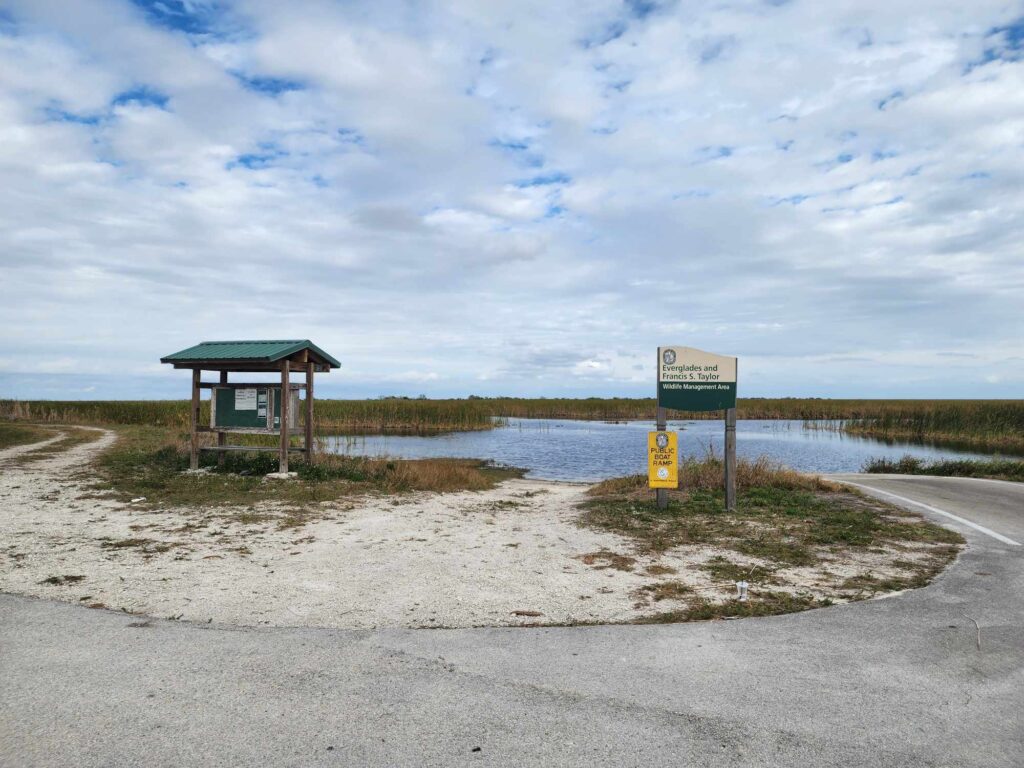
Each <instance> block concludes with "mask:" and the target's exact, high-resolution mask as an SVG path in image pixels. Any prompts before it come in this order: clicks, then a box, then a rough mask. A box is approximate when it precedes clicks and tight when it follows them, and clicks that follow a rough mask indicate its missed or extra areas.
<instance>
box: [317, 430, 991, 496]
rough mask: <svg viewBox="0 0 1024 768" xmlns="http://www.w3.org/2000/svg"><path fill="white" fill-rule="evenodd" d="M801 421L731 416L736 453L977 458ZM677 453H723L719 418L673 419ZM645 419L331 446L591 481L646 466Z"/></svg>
mask: <svg viewBox="0 0 1024 768" xmlns="http://www.w3.org/2000/svg"><path fill="white" fill-rule="evenodd" d="M803 425H804V422H802V421H759V420H749V421H748V420H743V421H737V423H736V453H737V455H738V456H740V457H741V458H747V459H756V458H758V457H759V456H767V457H768V458H770V459H774V460H775V461H779V462H781V463H783V464H785V465H787V466H790V467H792V468H793V469H797V470H800V471H803V472H857V471H859V470H860V469H861V467H862V466H863V465H864V462H865V461H867V460H868V459H872V458H883V457H884V458H899V457H901V456H905V455H907V454H910V455H912V456H917V457H919V458H923V459H949V458H953V459H961V458H982V457H984V454H978V453H967V452H964V451H957V450H952V449H946V448H936V447H932V446H926V445H916V444H912V443H886V442H883V441H880V440H874V439H871V438H865V437H853V436H851V435H847V434H843V433H841V432H835V431H830V430H814V429H804V426H803ZM668 426H669V429H672V430H678V431H679V452H680V454H681V455H683V456H694V457H702V456H704V455H706V453H707V451H708V448H709V447H710V448H711V449H712V450H714V451H715V453H716V454H717V455H719V456H720V455H722V446H723V442H724V432H725V425H724V422H722V421H717V420H716V421H673V422H669V425H668ZM652 428H653V425H652V423H651V422H649V421H629V422H621V423H617V424H608V423H605V422H600V421H573V420H567V419H511V420H510V421H509V425H508V426H507V427H499V428H497V429H492V430H488V431H483V432H453V433H450V434H447V435H438V436H434V437H419V436H408V435H366V436H359V437H334V438H330V439H329V441H328V444H329V446H330V450H332V451H334V452H335V453H345V454H349V455H353V456H390V457H393V458H403V459H421V458H438V457H460V458H474V459H491V460H493V461H495V462H498V463H499V464H507V465H511V466H514V467H521V468H523V469H526V470H527V471H528V476H529V477H535V478H539V479H544V480H572V481H585V482H595V481H597V480H603V479H605V478H608V477H618V476H621V475H631V474H636V473H638V472H646V471H647V464H646V451H647V436H646V435H647V432H648V431H649V430H650V429H652Z"/></svg>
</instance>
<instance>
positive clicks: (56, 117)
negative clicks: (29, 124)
mask: <svg viewBox="0 0 1024 768" xmlns="http://www.w3.org/2000/svg"><path fill="white" fill-rule="evenodd" d="M43 116H44V117H45V118H46V121H47V122H48V123H77V124H78V125H99V123H100V120H101V116H100V115H95V114H93V115H78V114H75V113H74V112H68V111H67V110H66V109H63V108H62V107H61V106H60V105H58V104H50V105H49V106H47V107H44V108H43Z"/></svg>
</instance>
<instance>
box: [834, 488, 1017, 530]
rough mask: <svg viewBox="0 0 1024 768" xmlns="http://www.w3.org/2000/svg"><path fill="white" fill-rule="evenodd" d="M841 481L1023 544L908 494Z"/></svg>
mask: <svg viewBox="0 0 1024 768" xmlns="http://www.w3.org/2000/svg"><path fill="white" fill-rule="evenodd" d="M839 482H841V483H846V485H853V486H855V487H857V488H863V489H864V490H865V491H874V492H875V493H880V494H882V495H883V496H888V497H890V498H893V499H897V500H898V501H903V502H906V503H907V504H914V505H915V506H918V507H921V508H922V509H927V510H928V511H929V512H934V513H935V514H937V515H945V516H946V517H948V518H949V519H950V520H956V521H957V522H958V523H960V524H962V525H966V526H967V527H968V528H973V529H974V530H976V531H980V532H981V533H984V534H985V535H986V536H991V537H992V538H993V539H996V540H998V541H1001V542H1003V544H1010V545H1011V546H1014V547H1019V546H1021V544H1020V542H1019V541H1014V540H1013V539H1010V538H1007V537H1006V536H1003V534H1001V533H996V532H995V531H993V530H991V529H990V528H986V527H985V526H983V525H978V524H977V523H972V522H971V521H970V520H966V519H964V518H962V517H960V516H959V515H954V514H953V513H952V512H947V511H946V510H944V509H939V508H938V507H933V506H932V505H931V504H924V503H922V502H920V501H914V500H913V499H908V498H907V497H906V496H898V495H897V494H895V493H889V491H883V490H881V489H880V488H874V487H872V486H870V485H861V484H860V483H853V482H850V481H849V480H840V481H839Z"/></svg>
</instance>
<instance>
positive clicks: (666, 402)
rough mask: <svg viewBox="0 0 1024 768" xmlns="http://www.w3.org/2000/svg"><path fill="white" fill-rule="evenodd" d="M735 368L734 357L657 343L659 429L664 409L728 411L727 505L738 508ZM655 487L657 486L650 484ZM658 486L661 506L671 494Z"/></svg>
mask: <svg viewBox="0 0 1024 768" xmlns="http://www.w3.org/2000/svg"><path fill="white" fill-rule="evenodd" d="M736 370H737V360H736V358H735V357H727V356H725V355H716V354H713V353H711V352H704V351H703V350H700V349H694V348H693V347H658V414H657V420H658V429H659V430H664V429H665V416H666V414H665V411H666V409H668V408H671V409H673V410H677V411H719V410H721V411H725V506H726V509H729V510H732V509H735V508H736ZM651 487H652V488H656V487H657V486H655V485H653V484H652V485H651ZM665 493H666V492H665V491H663V490H661V489H658V507H659V508H661V509H663V508H664V506H665V504H667V501H668V498H667V495H666V496H665V498H664V500H663V498H662V495H663V494H665Z"/></svg>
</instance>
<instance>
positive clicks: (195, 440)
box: [188, 368, 203, 470]
mask: <svg viewBox="0 0 1024 768" xmlns="http://www.w3.org/2000/svg"><path fill="white" fill-rule="evenodd" d="M202 375H203V372H202V371H201V370H199V369H198V368H195V369H194V370H193V371H192V408H191V411H190V417H189V424H190V426H191V438H192V439H191V443H190V446H191V450H190V451H189V457H188V467H189V469H193V470H195V469H199V380H200V378H201V377H202Z"/></svg>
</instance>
